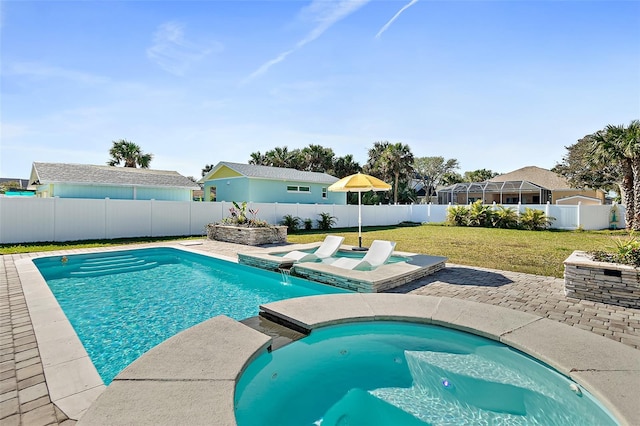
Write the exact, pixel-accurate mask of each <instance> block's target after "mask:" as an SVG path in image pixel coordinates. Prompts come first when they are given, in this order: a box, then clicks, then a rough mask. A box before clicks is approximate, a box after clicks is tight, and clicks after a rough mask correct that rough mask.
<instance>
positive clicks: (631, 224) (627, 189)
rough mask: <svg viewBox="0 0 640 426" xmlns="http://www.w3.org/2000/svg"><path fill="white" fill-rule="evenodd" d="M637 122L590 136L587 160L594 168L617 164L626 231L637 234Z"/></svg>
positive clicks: (639, 187) (639, 141)
mask: <svg viewBox="0 0 640 426" xmlns="http://www.w3.org/2000/svg"><path fill="white" fill-rule="evenodd" d="M639 127H640V122H639V121H638V120H633V121H632V122H631V124H630V125H629V127H628V128H625V126H624V125H622V124H621V125H618V126H614V125H611V124H610V125H608V126H607V127H605V129H604V130H601V131H599V132H596V133H595V134H594V135H593V144H592V149H591V152H590V160H591V161H593V162H594V163H595V164H601V165H605V164H606V165H609V164H618V165H619V166H620V170H621V176H622V179H621V182H620V183H619V186H620V188H621V191H620V192H621V196H622V204H624V206H625V208H626V222H627V228H631V229H633V230H636V231H637V230H640V209H638V207H639V206H640V136H639V135H640V130H639Z"/></svg>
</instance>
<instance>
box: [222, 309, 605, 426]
mask: <svg viewBox="0 0 640 426" xmlns="http://www.w3.org/2000/svg"><path fill="white" fill-rule="evenodd" d="M235 414H236V420H237V422H238V425H239V426H246V425H251V426H254V425H274V424H278V425H314V424H315V425H323V426H326V425H331V426H333V425H365V424H366V425H392V424H393V425H424V424H430V425H460V424H478V423H480V424H509V425H512V424H562V425H572V424H573V425H586V424H594V425H595V424H597V425H607V424H616V421H615V420H614V419H613V417H612V416H611V414H610V413H609V412H608V411H607V410H606V409H605V408H604V407H602V406H601V405H600V404H599V403H598V402H597V401H596V400H595V399H594V398H593V397H592V396H591V395H590V394H589V393H588V392H586V391H585V390H584V389H582V388H581V387H580V386H579V385H578V384H576V383H575V382H573V381H572V380H570V379H569V378H567V377H565V376H563V375H561V374H560V373H558V372H557V371H556V370H554V369H552V368H550V367H548V366H546V365H544V364H542V363H541V362H539V361H537V360H535V359H533V358H531V357H529V356H527V355H525V354H523V353H521V352H519V351H517V350H515V349H512V348H510V347H509V346H506V345H504V344H502V343H499V342H496V341H493V340H489V339H486V338H484V337H480V336H476V335H473V334H469V333H465V332H461V331H457V330H452V329H448V328H444V327H439V326H435V325H425V324H415V323H405V322H391V321H370V322H358V323H346V324H342V325H334V326H328V327H322V328H319V329H315V330H313V331H312V333H311V334H310V335H309V336H308V337H305V338H303V339H301V340H299V341H296V342H294V343H291V344H290V345H288V346H285V347H283V348H281V349H278V350H276V351H274V352H272V353H269V352H266V351H265V352H264V353H263V354H261V355H260V356H259V357H257V358H256V359H255V360H254V361H253V362H252V363H251V364H250V365H249V366H248V367H247V369H246V370H245V371H244V373H243V375H242V376H241V378H240V380H239V381H238V384H237V386H236V394H235Z"/></svg>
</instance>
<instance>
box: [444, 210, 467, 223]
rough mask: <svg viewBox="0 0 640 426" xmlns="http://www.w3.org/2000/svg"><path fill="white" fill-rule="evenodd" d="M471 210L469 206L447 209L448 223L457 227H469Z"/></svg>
mask: <svg viewBox="0 0 640 426" xmlns="http://www.w3.org/2000/svg"><path fill="white" fill-rule="evenodd" d="M468 217H469V209H468V208H467V206H450V207H449V208H447V222H448V223H450V224H451V225H455V226H467V219H468Z"/></svg>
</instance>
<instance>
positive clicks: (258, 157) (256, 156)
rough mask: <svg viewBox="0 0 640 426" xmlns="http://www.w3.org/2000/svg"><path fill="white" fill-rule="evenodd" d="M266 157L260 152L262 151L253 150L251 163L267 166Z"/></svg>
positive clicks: (250, 158)
mask: <svg viewBox="0 0 640 426" xmlns="http://www.w3.org/2000/svg"><path fill="white" fill-rule="evenodd" d="M266 161H267V160H266V158H265V156H264V155H262V154H261V153H260V151H256V152H252V153H251V156H250V157H249V164H254V165H257V166H266V165H267V164H266Z"/></svg>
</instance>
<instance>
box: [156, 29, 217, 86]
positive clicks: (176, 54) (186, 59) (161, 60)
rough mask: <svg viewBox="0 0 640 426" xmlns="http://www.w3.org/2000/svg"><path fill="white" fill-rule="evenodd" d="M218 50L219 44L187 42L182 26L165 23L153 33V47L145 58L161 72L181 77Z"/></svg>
mask: <svg viewBox="0 0 640 426" xmlns="http://www.w3.org/2000/svg"><path fill="white" fill-rule="evenodd" d="M220 50H222V44H221V43H219V42H207V43H197V42H193V41H190V40H187V39H186V38H185V34H184V25H183V24H181V23H178V22H165V23H164V24H162V25H160V26H159V27H158V29H157V31H156V32H155V33H154V35H153V45H152V46H151V47H149V48H148V49H147V57H148V58H149V59H150V60H152V61H154V62H155V63H156V64H158V65H159V66H160V68H162V69H163V70H165V71H168V72H170V73H171V74H175V75H183V74H184V73H185V72H186V71H187V70H188V69H189V68H190V67H191V65H193V64H194V63H195V62H198V61H200V60H202V59H203V58H205V57H206V56H207V55H209V54H211V53H212V52H216V51H220Z"/></svg>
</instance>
